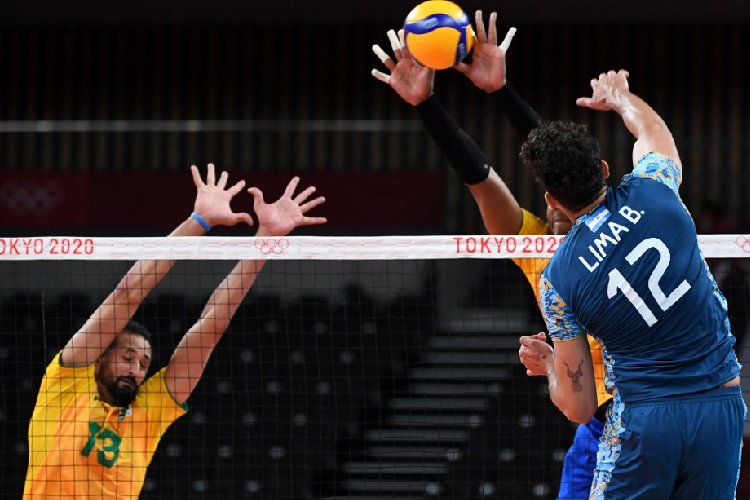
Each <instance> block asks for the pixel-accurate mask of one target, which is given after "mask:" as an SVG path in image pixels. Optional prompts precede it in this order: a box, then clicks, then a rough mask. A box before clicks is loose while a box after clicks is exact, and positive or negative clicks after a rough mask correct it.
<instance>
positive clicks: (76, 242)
mask: <svg viewBox="0 0 750 500" xmlns="http://www.w3.org/2000/svg"><path fill="white" fill-rule="evenodd" d="M562 238H563V237H561V236H549V235H547V236H542V235H539V236H487V235H462V236H450V235H448V236H377V237H316V236H287V237H283V238H270V237H269V238H249V237H225V236H214V237H179V238H167V237H136V238H98V237H92V238H87V237H65V236H45V237H30V238H0V261H21V260H138V259H175V260H241V259H280V260H419V259H462V258H475V259H515V258H524V257H529V258H534V257H537V258H538V257H551V256H552V255H553V254H554V252H555V249H557V247H558V246H559V245H560V242H561V241H562ZM698 242H699V245H700V248H701V251H702V252H703V255H704V256H705V257H708V258H732V257H733V258H743V257H750V235H740V234H721V235H700V236H699V237H698ZM607 245H608V244H607V242H604V248H605V251H606V246H607ZM609 245H611V243H609Z"/></svg>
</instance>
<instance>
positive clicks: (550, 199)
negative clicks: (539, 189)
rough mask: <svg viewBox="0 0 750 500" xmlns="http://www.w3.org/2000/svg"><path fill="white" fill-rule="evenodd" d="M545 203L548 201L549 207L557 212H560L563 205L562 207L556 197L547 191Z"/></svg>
mask: <svg viewBox="0 0 750 500" xmlns="http://www.w3.org/2000/svg"><path fill="white" fill-rule="evenodd" d="M544 201H546V202H547V205H549V206H550V207H552V208H553V209H555V210H560V209H561V208H562V205H560V202H559V201H557V200H556V199H555V197H554V196H552V195H551V194H549V193H548V192H547V191H545V192H544Z"/></svg>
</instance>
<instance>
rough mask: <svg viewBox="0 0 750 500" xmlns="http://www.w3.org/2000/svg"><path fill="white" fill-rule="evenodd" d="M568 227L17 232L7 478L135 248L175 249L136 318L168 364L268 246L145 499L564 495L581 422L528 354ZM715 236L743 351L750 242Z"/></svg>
mask: <svg viewBox="0 0 750 500" xmlns="http://www.w3.org/2000/svg"><path fill="white" fill-rule="evenodd" d="M560 241H561V240H560V238H559V237H554V236H486V235H475V236H467V235H462V236H423V237H352V238H345V237H336V238H331V237H302V236H290V237H285V238H235V237H204V238H193V237H185V238H98V237H97V238H64V237H43V238H41V237H40V238H24V239H20V238H19V239H14V238H0V283H2V286H1V287H0V367H1V368H2V380H3V384H2V385H3V388H2V400H1V405H2V407H1V408H0V421H2V426H3V427H4V429H5V432H4V433H2V437H0V439H2V443H1V444H0V457H2V458H0V468H2V469H3V473H2V477H3V478H4V481H3V484H4V487H5V489H6V491H7V492H9V493H10V494H11V496H9V498H11V497H12V498H20V497H21V496H22V491H23V482H24V477H25V474H26V467H27V463H28V440H27V430H28V424H29V420H30V418H31V414H32V410H33V408H34V404H35V401H36V396H37V391H38V390H39V385H40V382H41V379H42V376H43V374H44V371H45V367H46V366H47V364H48V363H49V362H50V360H51V359H52V358H53V357H54V356H55V354H56V353H57V352H59V351H60V349H62V347H63V346H64V345H65V343H66V342H67V341H68V340H69V339H70V337H71V336H72V335H73V334H74V333H75V332H76V331H77V330H78V328H80V326H81V325H82V324H83V323H84V321H85V320H86V319H87V318H88V317H89V316H90V314H91V313H92V312H93V311H94V309H95V308H96V307H97V306H98V305H99V304H100V303H101V301H102V300H103V299H104V298H105V297H106V296H107V295H108V294H109V293H110V292H111V291H112V290H113V289H114V287H115V286H116V285H117V283H118V282H119V281H120V279H121V278H122V276H123V275H124V274H125V273H126V272H127V270H128V269H129V268H130V266H131V265H132V263H133V261H135V260H138V259H169V260H176V261H177V262H176V264H175V266H174V268H173V269H172V270H171V271H170V273H169V274H168V275H167V276H166V277H165V278H164V279H163V280H162V281H161V283H160V284H159V285H158V286H157V287H156V288H155V289H154V290H153V291H152V292H151V293H150V294H149V296H148V297H147V298H146V300H145V301H144V302H143V304H142V306H141V307H140V308H139V310H138V311H137V313H136V316H135V319H136V320H138V321H139V322H141V323H142V324H143V325H144V326H146V327H147V328H148V329H149V330H150V332H151V343H152V347H153V354H154V362H153V363H152V368H151V372H150V373H153V372H154V371H156V369H159V368H161V367H163V366H165V365H166V363H167V362H168V361H169V358H170V356H171V353H172V351H173V350H174V348H175V347H176V346H177V344H178V342H179V340H180V338H181V337H182V336H183V335H184V333H185V332H186V331H187V330H188V329H189V328H190V326H191V325H192V324H193V323H194V322H195V321H196V320H197V319H198V317H199V316H200V312H201V310H202V308H203V306H204V305H205V303H206V300H207V298H208V296H209V295H210V294H211V292H212V291H213V290H214V289H215V288H216V287H217V286H218V285H219V283H221V281H222V279H223V278H224V276H225V275H226V274H227V273H228V272H229V271H230V270H231V268H232V267H233V265H234V263H235V261H236V260H240V259H267V260H268V262H267V264H266V265H265V267H264V268H263V270H262V271H261V273H260V275H259V276H258V278H257V280H256V282H255V284H254V285H253V287H252V289H251V290H250V292H249V293H248V295H247V297H246V299H245V300H244V301H243V303H242V305H241V306H240V308H239V310H238V311H237V313H236V314H235V315H234V317H233V319H232V321H231V323H230V326H229V328H228V329H227V331H226V333H225V334H224V336H223V338H222V339H221V341H220V342H219V344H218V346H217V348H216V349H215V351H214V353H213V354H212V356H211V359H210V361H209V362H208V365H207V367H206V370H205V372H204V374H203V377H202V379H201V381H200V383H199V384H198V386H197V388H196V390H195V392H194V393H193V395H192V396H191V397H190V399H189V401H188V404H189V411H188V413H187V414H186V415H185V416H184V417H182V418H180V419H178V420H177V421H176V422H175V423H174V424H173V425H172V426H171V427H170V428H169V429H168V430H167V432H166V434H165V435H164V436H163V438H162V440H161V442H160V444H159V446H158V449H157V451H156V454H155V456H154V459H153V461H152V463H151V464H150V466H149V468H148V472H147V474H146V480H145V482H144V485H143V490H142V493H141V498H143V499H156V498H165V499H166V498H169V499H172V498H175V499H177V498H180V499H183V498H217V499H218V498H264V499H290V498H295V499H297V498H299V499H306V498H310V499H312V498H351V499H355V498H359V499H366V498H398V499H417V498H452V499H456V498H467V499H468V498H488V499H521V498H524V499H525V498H533V499H540V500H546V499H554V498H556V496H557V491H558V487H559V480H560V472H561V468H562V460H563V458H564V456H565V453H566V451H567V449H568V447H569V446H570V444H571V442H572V439H573V435H574V433H575V426H574V425H573V424H571V423H570V422H568V421H567V420H566V418H565V417H564V416H563V415H562V414H561V413H560V412H559V411H558V410H557V408H555V407H554V406H553V405H552V403H551V402H550V400H549V395H548V392H547V387H546V379H544V378H540V377H527V376H526V374H525V368H524V367H523V366H522V365H521V364H520V362H519V360H518V347H519V343H518V338H519V336H521V335H526V334H533V333H536V332H539V331H543V330H544V324H543V321H542V319H541V316H540V313H539V310H538V306H537V303H536V299H535V297H534V294H533V292H532V288H531V285H530V284H529V282H528V280H527V279H526V277H525V276H524V274H523V273H522V272H521V270H520V268H519V263H521V262H526V259H548V258H550V257H551V256H552V255H553V253H554V251H555V249H556V248H557V246H558V245H559V243H560ZM700 244H701V249H702V250H703V253H704V255H705V256H706V258H707V259H708V262H709V265H710V267H711V269H712V271H713V273H714V275H715V277H716V279H717V282H718V283H719V285H720V288H721V289H722V291H723V292H724V294H725V295H726V297H727V300H728V302H729V308H730V319H731V320H732V323H733V330H734V332H735V334H736V335H737V337H738V339H739V342H738V346H737V353H738V355H739V356H740V359H741V360H742V358H743V348H744V344H745V342H744V338H745V333H746V331H747V311H748V303H747V302H748V297H747V291H748V281H747V278H748V275H747V273H748V269H749V267H750V260H748V257H750V237H748V236H746V235H716V236H705V235H702V236H700ZM594 258H595V257H594V256H592V259H594ZM519 259H520V260H519ZM744 385H747V383H745V384H744Z"/></svg>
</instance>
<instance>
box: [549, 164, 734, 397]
mask: <svg viewBox="0 0 750 500" xmlns="http://www.w3.org/2000/svg"><path fill="white" fill-rule="evenodd" d="M670 169H671V170H670ZM679 175H680V174H679V171H677V170H676V169H675V167H674V164H673V163H672V162H671V160H668V159H666V158H665V157H663V156H661V155H655V154H651V155H648V156H646V157H644V159H643V160H641V162H640V163H639V164H638V166H637V167H636V169H635V170H634V173H633V174H631V175H629V176H626V178H625V179H624V180H623V182H622V184H621V185H620V186H619V187H618V188H616V189H610V190H609V191H608V193H607V197H606V200H605V201H604V202H603V203H602V204H600V205H599V206H598V207H597V208H596V209H594V210H593V211H592V212H591V213H589V214H587V215H585V216H583V217H581V218H580V219H579V223H578V224H576V226H575V227H574V228H573V230H572V231H571V232H570V234H569V235H568V237H567V238H566V239H565V240H564V242H563V244H562V245H561V246H560V248H559V250H558V252H557V254H556V255H555V258H554V259H552V262H551V264H550V266H549V267H548V269H547V271H546V276H547V278H548V279H549V281H550V283H551V284H552V286H554V288H555V290H556V291H557V293H559V295H560V297H561V299H562V300H563V301H564V302H565V303H566V304H567V306H568V307H569V308H570V310H571V311H572V313H573V315H574V316H575V318H576V320H577V321H578V322H579V323H580V325H581V326H582V327H583V328H585V329H587V330H588V331H589V332H590V333H592V334H593V335H594V336H596V337H598V338H599V339H601V341H602V343H603V345H604V347H605V353H604V355H605V363H606V365H607V369H608V374H609V376H610V382H612V383H614V384H615V386H616V387H617V391H618V394H619V397H620V398H621V399H622V400H623V401H626V402H635V401H640V400H645V399H652V398H658V397H665V396H671V395H679V394H689V393H694V392H699V391H702V390H706V389H710V388H712V387H716V386H718V385H720V384H722V383H724V382H726V381H727V380H730V379H732V378H733V377H735V376H736V375H738V374H739V365H738V363H737V360H736V357H735V355H734V352H733V350H732V346H733V344H734V337H733V336H732V335H731V333H730V327H729V322H728V319H727V315H726V302H725V300H724V297H723V296H722V295H721V293H720V292H719V290H718V288H717V286H716V282H715V281H714V279H713V277H712V276H711V274H710V272H709V271H708V267H707V266H706V263H705V260H704V259H703V257H702V255H701V253H700V250H699V248H698V240H697V235H696V232H695V225H694V223H693V221H692V219H691V217H690V214H689V213H688V211H687V209H686V208H685V206H684V205H683V204H682V201H681V200H680V198H679V196H678V195H677V192H676V191H677V185H678V182H679Z"/></svg>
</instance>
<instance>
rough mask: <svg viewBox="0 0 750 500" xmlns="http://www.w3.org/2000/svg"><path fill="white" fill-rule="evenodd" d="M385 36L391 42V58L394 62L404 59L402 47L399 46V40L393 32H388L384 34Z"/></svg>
mask: <svg viewBox="0 0 750 500" xmlns="http://www.w3.org/2000/svg"><path fill="white" fill-rule="evenodd" d="M386 35H387V36H388V40H389V41H390V42H391V49H393V56H394V57H395V58H396V61H400V60H401V59H403V58H404V51H403V45H402V44H401V40H400V39H399V37H398V35H397V34H396V32H395V31H394V30H388V31H387V32H386Z"/></svg>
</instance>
